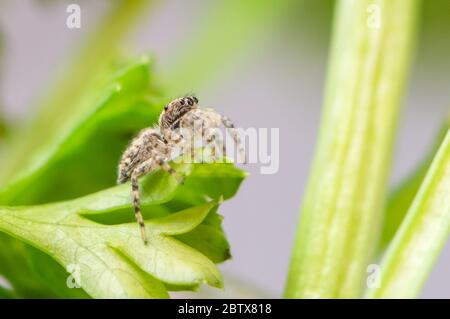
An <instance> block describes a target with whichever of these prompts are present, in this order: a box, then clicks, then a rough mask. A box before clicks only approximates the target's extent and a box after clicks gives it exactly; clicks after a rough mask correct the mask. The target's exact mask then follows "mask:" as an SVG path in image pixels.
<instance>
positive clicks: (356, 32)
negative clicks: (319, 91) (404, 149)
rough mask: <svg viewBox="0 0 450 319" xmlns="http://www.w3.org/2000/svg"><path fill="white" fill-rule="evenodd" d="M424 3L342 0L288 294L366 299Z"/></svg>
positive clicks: (338, 5) (398, 0)
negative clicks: (365, 286) (418, 16)
mask: <svg viewBox="0 0 450 319" xmlns="http://www.w3.org/2000/svg"><path fill="white" fill-rule="evenodd" d="M417 7H418V2H417V1H414V0H411V1H404V0H385V1H372V0H370V1H369V0H342V1H338V3H337V9H336V15H335V22H334V23H335V25H334V28H333V30H334V31H333V32H334V34H333V43H332V48H331V56H330V64H329V73H328V80H327V81H328V82H327V87H326V98H325V102H324V113H323V118H322V123H321V131H320V136H319V143H318V149H317V150H316V155H315V159H314V163H313V168H312V173H311V176H310V179H309V182H308V187H307V190H306V194H305V198H304V202H303V205H302V210H301V221H300V224H299V228H298V230H297V234H296V240H295V244H294V248H293V256H292V260H291V265H290V272H289V276H288V281H287V287H286V292H285V295H286V297H288V298H344V297H358V296H361V292H362V289H363V283H364V278H365V276H366V269H367V266H368V264H369V263H370V259H371V257H372V255H373V253H374V250H375V247H376V244H377V238H378V234H379V228H380V227H379V225H380V219H381V217H382V211H383V204H384V200H385V189H386V180H387V175H388V171H389V168H390V163H391V157H392V156H391V155H392V146H393V140H394V133H395V128H396V124H397V115H398V110H399V106H400V99H401V96H402V93H403V89H404V84H405V82H406V78H407V73H408V69H409V60H410V56H411V51H412V47H413V46H412V44H413V38H414V34H415V22H416V13H417Z"/></svg>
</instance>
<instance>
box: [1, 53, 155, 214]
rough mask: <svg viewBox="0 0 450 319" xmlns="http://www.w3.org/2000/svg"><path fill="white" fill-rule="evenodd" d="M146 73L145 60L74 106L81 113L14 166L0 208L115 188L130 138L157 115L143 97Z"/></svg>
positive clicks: (120, 72)
mask: <svg viewBox="0 0 450 319" xmlns="http://www.w3.org/2000/svg"><path fill="white" fill-rule="evenodd" d="M149 71H150V70H149V61H148V59H141V60H138V61H137V62H133V63H131V64H129V65H126V66H124V67H122V68H120V69H119V70H118V71H116V72H114V73H113V75H112V77H111V79H110V80H109V81H107V82H106V84H104V85H103V86H102V87H103V88H102V89H99V92H98V93H97V96H94V97H90V98H89V99H88V100H87V101H84V102H83V103H82V105H77V106H76V107H77V108H80V109H84V110H85V111H84V112H79V113H78V116H75V115H74V116H72V117H70V118H67V119H66V121H65V123H63V124H60V126H59V129H58V131H57V132H54V134H53V135H52V137H51V138H49V139H48V140H45V141H41V146H40V147H39V148H38V150H36V151H35V153H31V154H30V155H29V156H27V158H25V159H23V160H22V161H21V162H20V163H18V164H17V167H16V168H14V170H13V172H14V177H12V178H11V182H10V183H9V184H8V185H7V186H6V187H4V188H3V190H2V191H0V203H2V204H7V205H27V204H36V203H45V202H50V201H57V200H64V199H68V198H75V197H78V196H82V195H85V194H88V193H92V192H94V191H97V190H100V189H104V188H107V187H110V186H112V185H114V184H115V180H116V176H115V171H116V169H117V163H118V161H119V158H120V155H121V152H122V151H123V149H124V148H125V147H126V145H127V143H128V141H129V139H130V137H131V136H133V135H134V134H135V133H136V131H138V130H139V129H141V128H143V127H146V126H150V125H152V124H153V123H154V122H155V121H156V119H157V116H158V114H159V112H160V104H159V103H157V102H155V101H156V100H155V99H154V98H153V99H151V98H150V97H148V95H147V91H148V87H149V85H150V75H149ZM112 172H114V173H112ZM32 185H35V186H32ZM36 185H39V186H36Z"/></svg>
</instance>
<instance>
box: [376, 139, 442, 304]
mask: <svg viewBox="0 0 450 319" xmlns="http://www.w3.org/2000/svg"><path fill="white" fill-rule="evenodd" d="M449 194H450V130H448V132H447V135H446V137H445V140H444V142H443V143H442V145H441V147H440V148H439V151H438V153H437V155H436V157H435V158H434V160H433V162H432V164H431V167H430V169H429V170H428V172H427V174H426V177H425V179H424V181H423V183H422V185H421V186H420V189H419V191H418V193H417V196H416V197H415V199H414V201H413V203H412V205H411V207H410V209H409V210H408V213H407V215H406V217H405V219H404V221H403V223H402V224H401V226H400V229H399V230H398V232H397V233H396V235H395V237H394V239H393V241H392V243H391V244H390V245H389V247H388V250H387V252H386V255H385V257H384V259H383V261H382V263H381V265H380V271H381V286H380V287H379V288H378V289H373V290H370V291H369V293H368V297H371V298H415V297H417V296H418V295H419V293H420V290H421V288H422V286H423V284H424V283H425V280H426V278H427V277H428V274H429V273H430V271H431V269H432V266H433V264H434V261H435V260H436V259H437V257H438V256H439V253H440V251H441V250H442V248H443V247H444V244H445V242H446V240H447V238H448V236H449V234H450V197H449Z"/></svg>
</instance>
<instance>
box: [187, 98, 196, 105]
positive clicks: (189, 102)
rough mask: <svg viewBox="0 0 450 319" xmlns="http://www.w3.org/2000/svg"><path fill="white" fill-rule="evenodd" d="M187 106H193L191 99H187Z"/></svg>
mask: <svg viewBox="0 0 450 319" xmlns="http://www.w3.org/2000/svg"><path fill="white" fill-rule="evenodd" d="M187 101H188V104H189V105H190V106H192V105H194V102H192V99H191V98H188V100H187Z"/></svg>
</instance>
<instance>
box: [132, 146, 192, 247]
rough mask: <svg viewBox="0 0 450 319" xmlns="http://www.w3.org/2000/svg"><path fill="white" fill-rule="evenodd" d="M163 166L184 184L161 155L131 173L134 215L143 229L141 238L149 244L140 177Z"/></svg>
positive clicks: (182, 179) (181, 178)
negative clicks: (141, 200)
mask: <svg viewBox="0 0 450 319" xmlns="http://www.w3.org/2000/svg"><path fill="white" fill-rule="evenodd" d="M158 166H159V167H161V168H162V169H163V170H165V171H166V172H168V173H169V174H170V175H172V176H173V177H175V179H176V180H177V182H178V183H180V184H183V183H184V178H183V177H182V176H181V175H179V174H178V173H177V171H176V170H175V169H173V168H172V166H170V165H169V163H167V161H166V160H165V159H164V158H163V157H162V156H159V155H154V154H153V157H152V158H150V159H148V160H146V161H145V162H143V163H141V164H139V165H138V166H137V167H136V168H135V169H134V171H133V173H132V174H131V189H132V193H133V208H134V215H135V216H136V220H137V222H138V224H139V228H140V231H141V238H142V240H143V241H144V244H146V245H147V243H148V240H147V233H146V231H145V224H144V217H143V216H142V212H141V203H140V192H139V181H138V179H139V177H141V176H143V175H145V174H147V173H149V172H151V171H153V170H154V169H155V168H156V167H158Z"/></svg>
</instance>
